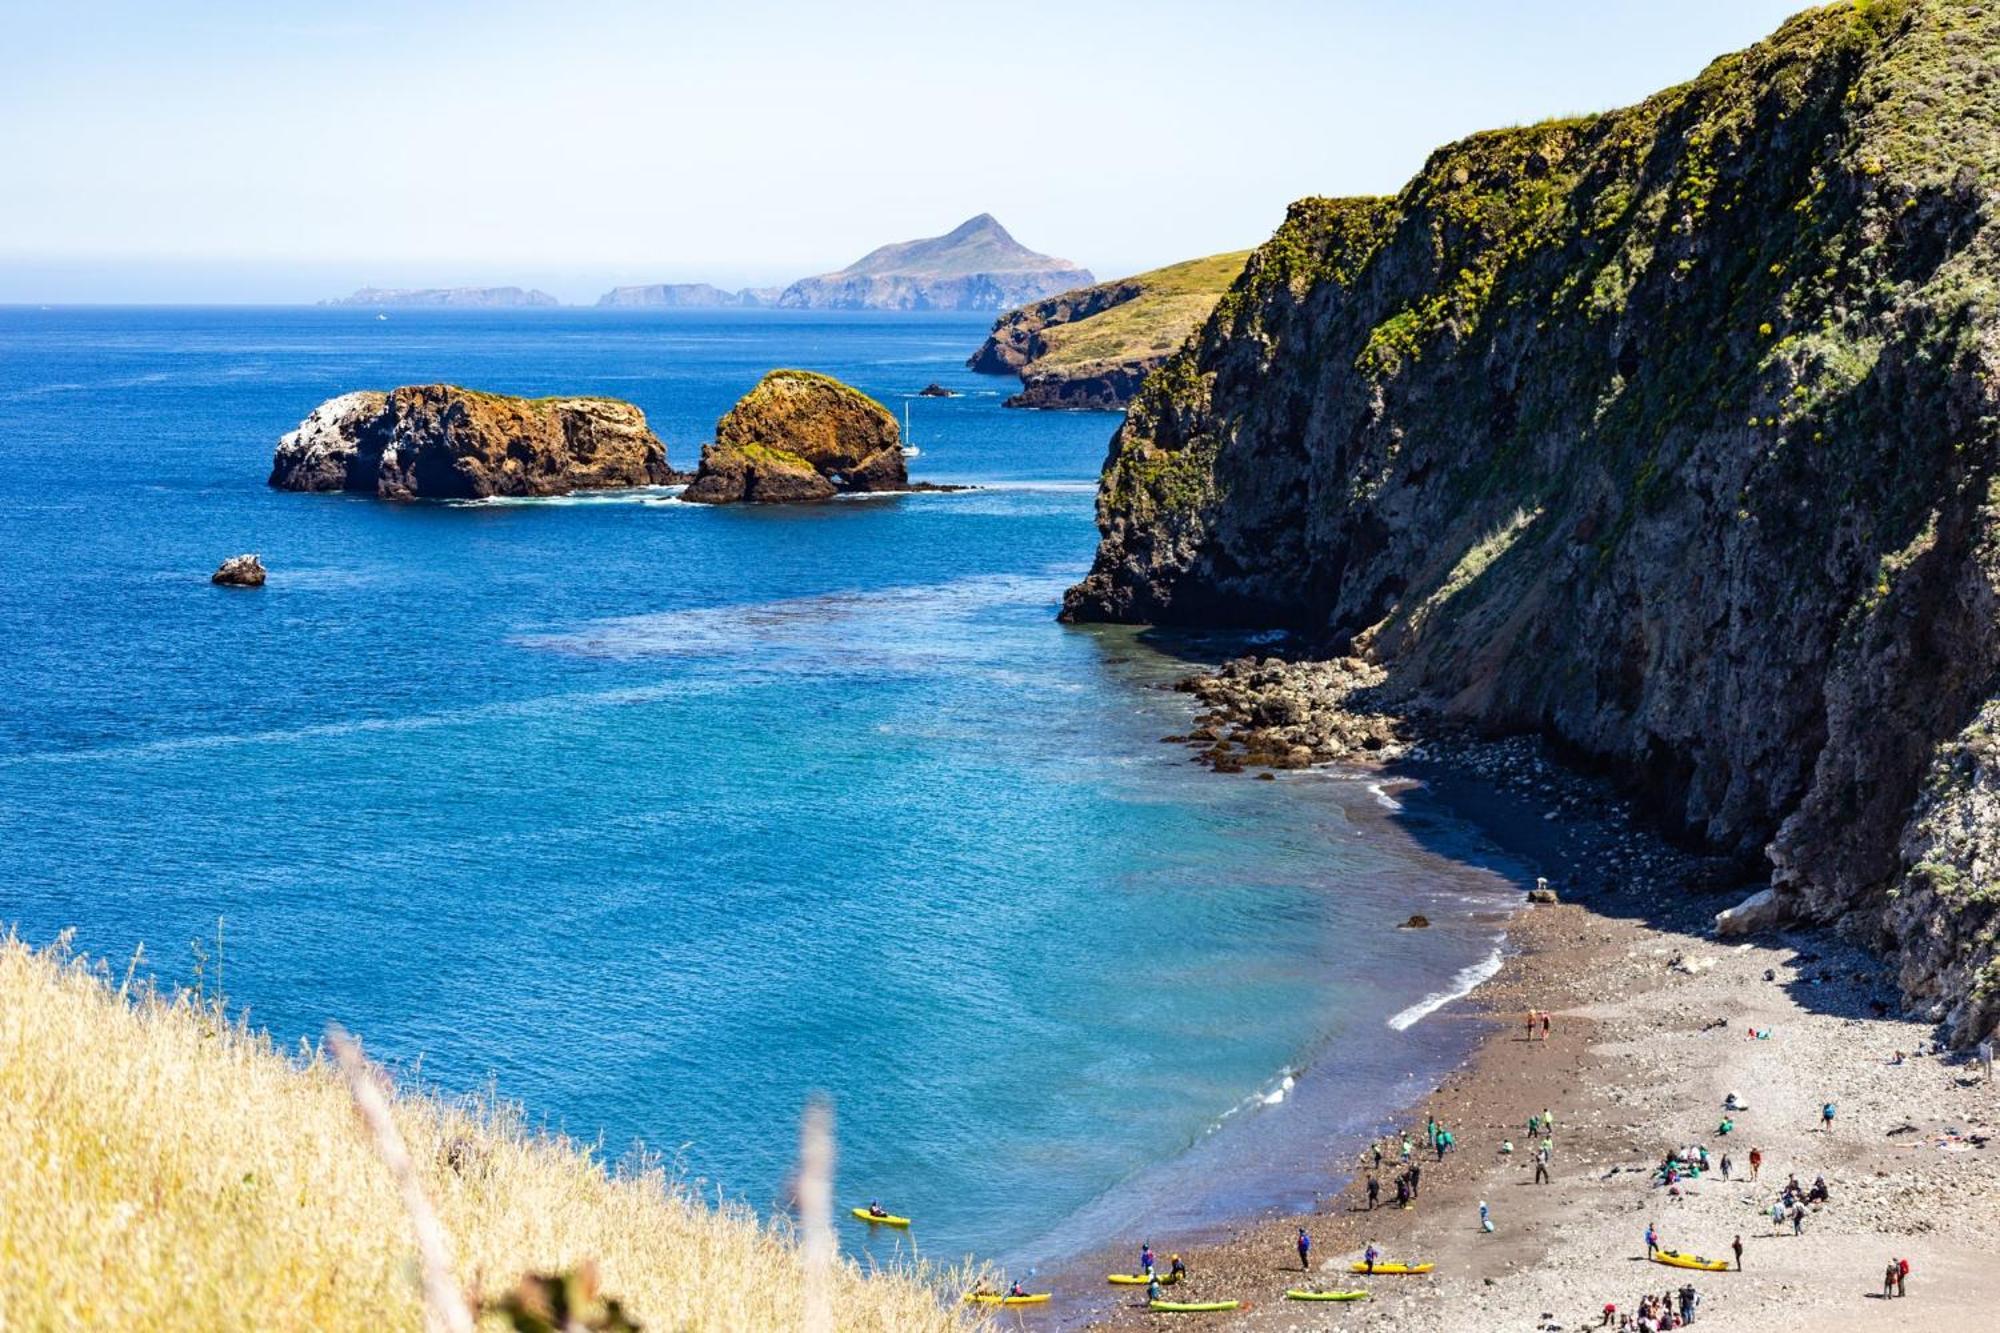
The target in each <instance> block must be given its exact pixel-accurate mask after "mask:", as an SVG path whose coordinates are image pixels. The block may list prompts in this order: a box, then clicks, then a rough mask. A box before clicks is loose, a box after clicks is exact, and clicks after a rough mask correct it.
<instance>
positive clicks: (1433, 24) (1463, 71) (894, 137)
mask: <svg viewBox="0 0 2000 1333" xmlns="http://www.w3.org/2000/svg"><path fill="white" fill-rule="evenodd" d="M1801 7H1802V4H1801V0H1675V2H1674V3H1661V2H1660V0H1644V2H1643V3H1639V2H1628V0H1560V2H1559V0H1503V2H1501V3H1495V0H1402V2H1401V3H1391V2H1389V0H1370V2H1367V3H1363V2H1361V0H1320V2H1319V3H1305V2H1304V0H1215V2H1214V3H1208V4H1193V3H1181V0H1144V2H1137V0H1100V2H1098V3H1091V2H1090V0H1070V3H1061V4H1057V3H1050V4H1043V3H1037V2H1036V0H1015V3H1010V4H1004V5H982V4H965V3H955V4H931V5H919V4H907V3H887V2H880V0H845V2H844V3H825V4H804V3H783V2H780V0H733V3H716V4H709V3H673V2H672V0H654V2H653V3H639V2H631V3H627V2H624V0H602V2H599V0H566V2H565V3H560V4H556V3H540V4H529V3H515V2H513V0H484V2H483V3H459V2H457V0H447V2H441V3H431V4H418V3H403V4H390V3H380V2H378V0H349V2H348V3H343V4H337V5H336V4H319V5H308V4H289V3H285V2H284V0H259V2H257V3H237V2H236V0H221V2H217V3H208V4H196V3H175V2H174V0H137V2H133V0H7V5H6V17H5V23H4V31H5V34H6V36H5V41H4V42H0V303H6V302H17V303H18V302H31V303H33V302H65V301H76V302H98V301H134V302H152V301H189V302H199V301H215V302H239V301H242V302H256V301H272V302H289V301H313V300H318V299H320V298H323V297H327V296H333V295H338V294H342V293H345V292H347V291H350V290H352V289H354V288H356V287H360V286H363V285H376V286H448V285H465V284H472V285H480V284H505V283H513V284H519V285H523V286H539V287H542V288H544V289H545V290H547V291H550V292H552V293H554V294H555V295H556V296H558V297H560V298H562V299H564V300H566V301H577V302H587V301H590V300H592V299H594V298H595V297H596V296H597V295H598V294H599V293H600V292H602V291H604V290H605V289H607V288H609V287H610V286H613V285H615V284H619V283H639V282H672V281H713V282H717V283H720V284H722V285H728V286H736V285H741V284H748V283H756V284H765V283H777V282H784V281H789V280H790V279H792V278H796V277H800V276H804V275H806V274H810V273H817V272H824V271H826V270H829V269H833V268H838V267H840V266H842V265H844V264H847V263H849V262H851V261H852V260H854V259H856V258H858V257H859V256H860V255H861V254H863V253H864V252H866V251H868V250H870V249H872V248H874V247H875V246H877V245H879V244H882V243H884V242H886V241H893V240H905V239H909V238H911V237H915V236H928V235H936V234H938V233H940V232H943V231H945V230H948V229H949V228H951V227H952V226H954V225H956V224H957V223H959V222H961V221H963V220H964V219H965V218H967V217H970V216H972V215H973V214H976V213H981V212H991V213H993V214H994V215H995V216H996V217H998V218H999V219H1000V220H1001V222H1002V223H1004V224H1005V225H1006V226H1007V227H1008V229H1009V230H1011V231H1012V232H1013V233H1014V235H1015V237H1016V238H1017V239H1019V240H1020V241H1021V242H1022V243H1023V244H1025V245H1027V246H1029V247H1031V248H1033V249H1036V250H1040V251H1043V252H1045V253H1049V254H1054V255H1059V256H1062V257H1064V258H1068V259H1072V260H1074V261H1076V262H1077V263H1080V264H1084V265H1086V266H1088V267H1090V268H1092V269H1093V270H1095V271H1096V272H1097V274H1098V276H1099V277H1112V276H1116V275H1119V274H1122V273H1129V272H1134V271H1137V270H1140V269H1144V268H1149V267H1153V266H1156V265H1158V264H1163V263H1170V262H1173V261H1175V260H1180V259H1186V258H1190V257H1193V256H1196V255H1203V254H1212V253H1216V252H1220V251H1224V250H1234V249H1241V248H1245V247H1248V246H1251V245H1254V244H1256V243H1257V242H1259V241H1261V240H1262V239H1264V238H1265V237H1266V236H1268V235H1269V234H1270V232H1271V230H1272V229H1273V228H1274V227H1275V226H1276V225H1277V224H1278V222H1279V221H1280V220H1281V219H1282V218H1283V216H1284V210H1285V205H1286V204H1287V203H1288V202H1290V201H1291V200H1292V199H1295V198H1298V197H1300V196H1303V195H1308V194H1384V193H1391V192H1393V191H1394V190H1395V189H1396V188H1397V187H1398V186H1400V185H1401V184H1402V183H1403V181H1404V180H1406V179H1407V178H1408V177H1409V176H1410V175H1411V174H1412V173H1413V172H1415V171H1416V169H1417V168H1418V167H1419V166H1420V165H1421V164H1422V162H1423V160H1424V158H1425V156H1426V155H1427V154H1428V153H1429V152H1430V150H1431V149H1432V148H1434V147H1436V146H1437V145H1439V144H1441V143H1445V142H1449V141H1450V140H1452V139H1454V138H1457V137H1459V136H1461V135H1464V134H1468V133H1471V132H1473V131H1475V130H1479V129H1486V128H1491V127H1494V126H1499V125H1509V124H1517V123H1523V122H1529V121H1534V120H1539V119H1541V118H1543V117H1545V116H1551V115H1566V114H1574V113H1579V112H1586V111H1594V110H1601V109H1605V108H1609V107H1614V106H1619V105H1623V104H1626V103H1628V102H1632V101H1636V100H1638V99H1639V98H1641V97H1644V96H1646V95H1647V94H1649V93H1651V92H1654V91H1656V90H1658V89H1660V88H1662V87H1665V86H1667V85H1670V84H1673V83H1677V82H1680V81H1682V80H1684V79H1687V78H1690V77H1692V76H1693V75H1695V74H1696V73H1697V72H1699V71H1700V69H1701V68H1702V66H1703V65H1705V64H1706V63H1707V62H1708V61H1709V60H1711V59H1713V58H1714V57H1715V56H1718V55H1720V54H1722V53H1724V52H1726V51H1730V50H1734V49H1736V48H1738V47H1741V46H1745V45H1747V44H1749V43H1750V42H1752V41H1755V40H1757V39H1758V38H1760V37H1762V36H1763V35H1765V34H1766V33H1768V32H1770V31H1771V30H1772V29H1774V28H1775V27H1776V26H1777V25H1778V24H1779V23H1780V22H1781V21H1782V20H1783V19H1784V18H1785V16H1786V15H1788V14H1789V13H1791V12H1793V11H1795V10H1796V9H1798V8H1801Z"/></svg>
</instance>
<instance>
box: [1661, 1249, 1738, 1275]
mask: <svg viewBox="0 0 2000 1333" xmlns="http://www.w3.org/2000/svg"><path fill="white" fill-rule="evenodd" d="M1653 1262H1654V1263H1656V1264H1665V1265H1666V1266H1667V1267H1669V1268H1696V1269H1700V1270H1701V1271H1702V1272H1704V1273H1726V1272H1728V1271H1729V1261H1728V1260H1727V1259H1704V1258H1702V1257H1701V1256H1700V1255H1698V1254H1682V1253H1681V1252H1680V1251H1679V1250H1654V1251H1653Z"/></svg>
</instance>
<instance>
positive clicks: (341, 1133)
mask: <svg viewBox="0 0 2000 1333" xmlns="http://www.w3.org/2000/svg"><path fill="white" fill-rule="evenodd" d="M393 1110H394V1117H395V1120H396V1122H397V1124H398V1126H399V1127H400V1129H401V1131H402V1136H403V1138H404V1140H405V1141H406V1143H407V1144H408V1146H409V1150H410V1152H411V1154H412V1156H413V1157H414V1158H415V1160H416V1165H417V1169H418V1173H419V1175H420V1177H421V1178H422V1180H423V1182H424V1185H425V1188H426V1192H427V1193H428V1194H429V1196H430V1198H431V1200H432V1202H433V1204H434V1205H435V1206H436V1208H437V1210H438V1212H439V1213H440V1215H441V1217H442V1220H443V1223H444V1228H445V1231H446V1232H447V1234H448V1236H449V1238H450V1241H451V1244H452V1246H453V1249H454V1250H455V1254H456V1259H457V1268H458V1277H459V1280H460V1282H461V1283H462V1284H463V1285H464V1286H465V1287H466V1288H468V1289H469V1290H474V1292H475V1295H478V1296H482V1297H489V1298H490V1297H495V1296H498V1295H500V1294H501V1293H502V1292H503V1291H504V1290H506V1289H508V1288H510V1287H511V1286H512V1285H513V1284H514V1283H515V1281H516V1280H517V1279H518V1278H519V1277H520V1275H521V1274H523V1273H524V1272H527V1271H531V1270H532V1271H537V1272H548V1271H551V1270H568V1269H571V1268H573V1267H575V1266H577V1265H579V1264H581V1263H582V1262H583V1261H585V1260H595V1262H596V1264H597V1265H598V1267H599V1269H600V1271H601V1274H602V1280H603V1287H604V1290H605V1292H606V1294H607V1295H608V1296H611V1297H615V1298H616V1299H617V1300H618V1301H619V1302H620V1303H621V1304H622V1305H623V1307H624V1309H625V1311H626V1312H627V1314H628V1315H630V1316H632V1317H634V1318H636V1319H637V1321H638V1322H639V1323H640V1324H641V1326H643V1327H644V1328H647V1329H661V1330H665V1329H673V1330H714V1331H715V1333H739V1331H741V1330H763V1329H772V1330H776V1329H796V1328H799V1327H800V1326H801V1322H800V1321H801V1317H802V1313H803V1304H804V1291H803V1283H802V1267H801V1263H800V1258H799V1253H798V1251H797V1249H796V1248H795V1247H794V1246H793V1245H792V1243H791V1242H790V1241H789V1240H788V1239H787V1238H786V1237H785V1236H783V1235H781V1234H779V1233H777V1232H774V1231H771V1230H768V1229H766V1228H764V1227H761V1226H759V1225H758V1223H757V1221H756V1220H755V1219H754V1218H753V1217H751V1216H750V1215H749V1214H748V1213H746V1212H743V1211H739V1210H735V1209H722V1210H719V1211H718V1210H716V1209H714V1208H711V1207H708V1206H705V1205H704V1204H703V1203H702V1202H701V1201H700V1200H699V1199H697V1198H695V1197H693V1196H691V1195H690V1194H688V1193H685V1192H683V1191H682V1190H681V1189H679V1188H678V1187H677V1186H675V1185H674V1184H673V1183H671V1182H670V1181H668V1180H667V1179H665V1178H664V1177H663V1176H662V1175H661V1174H660V1172H658V1171H657V1170H652V1171H644V1172H638V1173H633V1174H622V1175H621V1174H613V1173H610V1172H607V1171H606V1170H605V1168H604V1167H603V1166H602V1165H601V1164H599V1163H598V1162H597V1161H596V1160H595V1159H594V1158H592V1157H591V1156H589V1155H588V1154H587V1153H585V1152H584V1151H582V1150H581V1149H579V1148H577V1147H575V1146H573V1145H571V1144H569V1143H567V1142H565V1141H563V1140H560V1139H554V1138H548V1137H544V1136H541V1135H536V1134H530V1133H527V1132H525V1131H524V1130H522V1129H521V1128H520V1127H519V1126H518V1125H516V1124H514V1123H512V1122H511V1121H509V1120H507V1119H504V1118H500V1117H496V1116H495V1115H493V1114H490V1113H484V1112H478V1111H474V1110H468V1109H466V1108H463V1107H459V1106H455V1105H451V1104H447V1103H445V1102H442V1101H438V1100H435V1099H432V1098H428V1097H423V1096H414V1095H404V1096H401V1097H399V1098H397V1099H395V1101H394V1103H393ZM414 1255H415V1246H414V1243H413V1241H412V1238H411V1224H410V1221H409V1218H408V1216H407V1215H406V1214H405V1212H404V1209H403V1206H402V1204H401V1203H400V1201H399V1199H398V1195H397V1191H396V1187H395V1186H394V1184H393V1183H392V1182H391V1179H390V1177H389V1174H388V1172H387V1170H386V1169H385V1168H384V1167H383V1166H382V1165H381V1163H380V1162H379V1161H378V1160H377V1158H376V1156H375V1154H374V1152H373V1151H372V1150H371V1148H370V1145H369V1142H368V1140H367V1137H366V1136H365V1135H364V1134H363V1132H362V1130H361V1128H360V1127H359V1125H358V1124H357V1121H356V1117H355V1111H354V1106H353V1103H352V1101H351V1100H350V1098H349V1095H348V1091H347V1088H346V1087H345V1085H344V1084H343V1082H342V1081H341V1078H340V1075H339V1073H338V1072H337V1071H335V1070H334V1069H333V1068H332V1067H330V1066H329V1065H328V1064H325V1063H323V1062H322V1061H321V1060H320V1059H318V1058H317V1057H316V1056H310V1055H309V1056H307V1057H306V1058H305V1059H304V1061H303V1063H294V1062H293V1061H290V1060H287V1059H286V1058H285V1057H284V1056H282V1055H280V1054H279V1053H278V1052H276V1051H274V1050H273V1049H272V1048H271V1047H270V1045H269V1043H268V1042H266V1041H265V1040H263V1039H261V1038H259V1037H257V1036H255V1035H253V1034H251V1033H249V1032H247V1031H245V1030H244V1029H243V1028H241V1027H239V1026H235V1025H232V1024H231V1023H230V1022H229V1021H227V1020H226V1019H225V1018H223V1017H222V1015H221V1014H220V1013H219V1011H218V1009H217V1007H216V1006H214V1005H212V1004H205V1003H202V1002H200V1001H198V1000H196V999H194V998H192V997H189V996H187V995H181V996H179V997H175V998H171V999H169V998H164V997H156V996H153V995H151V994H149V993H142V994H139V995H138V996H136V997H135V998H132V999H127V998H126V997H124V996H122V995H121V994H120V990H119V987H118V986H117V985H116V984H115V982H114V981H113V980H111V979H108V978H106V977H105V976H104V975H102V974H101V973H99V972H97V971H93V970H89V969H86V968H84V967H81V966H79V965H75V964H65V963H63V962H62V961H61V960H60V959H59V958H58V957H57V956H54V955H51V954H47V953H37V952H34V951H31V950H29V949H27V948H26V947H24V946H23V945H21V944H20V943H18V942H16V941H14V940H11V939H5V940H0V1325H4V1326H5V1327H7V1328H9V1329H16V1328H18V1329H21V1330H28V1329H106V1330H109V1329H117V1330H119V1331H120V1333H152V1331H153V1330H188V1331H189V1333H196V1331H197V1330H198V1331H199V1333H219V1331H221V1330H237V1329H240V1330H246V1331H247V1330H260V1331H261V1330H321V1329H408V1330H413V1331H414V1330H416V1329H418V1328H420V1327H421V1326H422V1322H423V1320H422V1309H421V1304H420V1296H419V1291H418V1286H417V1283H416V1281H415V1279H414V1277H413V1268H414V1263H415V1260H414ZM834 1283H835V1291H834V1297H835V1309H836V1312H837V1325H838V1327H840V1328H844V1329H871V1330H881V1331H882V1333H900V1331H901V1330H906V1329H934V1330H946V1329H955V1328H960V1327H964V1326H966V1324H967V1323H968V1322H972V1321H969V1320H967V1319H964V1318H961V1317H960V1316H959V1315H958V1314H957V1313H956V1312H955V1311H953V1310H951V1309H949V1308H948V1307H947V1305H946V1304H944V1303H943V1301H945V1300H948V1299H949V1293H942V1294H941V1293H939V1292H934V1291H933V1290H931V1289H929V1288H928V1287H926V1286H925V1285H923V1284H922V1283H920V1282H918V1281H916V1280H914V1279H912V1278H908V1277H903V1276H898V1275H893V1274H890V1275H880V1276H875V1277H863V1276H862V1274H861V1273H860V1272H859V1271H858V1270H856V1269H855V1268H854V1267H852V1266H851V1265H847V1266H841V1267H839V1268H837V1269H836V1272H835V1275H834ZM503 1326H504V1325H503V1324H501V1323H500V1322H499V1321H498V1320H497V1318H489V1319H488V1320H486V1321H484V1322H483V1323H482V1327H491V1328H499V1327H503Z"/></svg>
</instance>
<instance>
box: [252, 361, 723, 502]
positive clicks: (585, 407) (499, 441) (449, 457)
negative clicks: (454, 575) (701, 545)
mask: <svg viewBox="0 0 2000 1333" xmlns="http://www.w3.org/2000/svg"><path fill="white" fill-rule="evenodd" d="M684 480H686V478H685V477H683V476H682V475H681V474H679V473H676V472H675V471H674V470H673V469H672V468H670V467H668V466H667V451H666V446H665V445H663V444H661V443H660V441H659V439H658V438H657V437H655V436H654V434H653V432H652V431H651V430H649V429H648V428H647V426H646V415H645V413H643V412H641V411H640V410H639V409H638V408H636V407H634V406H633V405H632V404H630V403H626V402H620V401H619V400H617V399H615V398H512V397H508V396H506V395H504V394H494V393H481V392H479V391H478V390H476V389H463V388H459V387H458V386H456V385H451V384H418V385H409V386H406V387H404V388H400V389H391V390H389V391H388V392H386V393H384V392H378V391H372V390H363V391H360V392H356V393H347V394H342V395H341V396H340V397H338V398H330V399H328V400H327V401H326V402H324V403H321V404H320V405H319V406H318V407H316V408H314V409H313V411H312V413H311V414H310V415H309V416H307V417H306V419H305V420H304V421H302V422H301V423H299V428H298V429H297V430H295V431H292V432H291V433H290V434H288V435H286V436H285V437H284V438H283V439H281V440H280V441H278V448H277V452H276V454H275V455H274V456H273V458H272V461H271V477H270V484H271V485H273V486H275V487H278V488H279V489H281V490H290V491H354V492H358V493H360V494H364V495H376V496H381V497H382V498H384V499H398V500H407V499H444V500H474V499H483V498H486V497H489V496H496V495H514V496H527V495H563V494H567V493H568V492H571V491H581V490H602V489H607V488H613V487H623V486H665V485H671V484H673V483H675V482H678V481H684Z"/></svg>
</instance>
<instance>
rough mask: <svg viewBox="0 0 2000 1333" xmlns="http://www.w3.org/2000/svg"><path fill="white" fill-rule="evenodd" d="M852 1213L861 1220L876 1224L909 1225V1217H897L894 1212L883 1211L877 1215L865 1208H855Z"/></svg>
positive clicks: (888, 1225) (890, 1225)
mask: <svg viewBox="0 0 2000 1333" xmlns="http://www.w3.org/2000/svg"><path fill="white" fill-rule="evenodd" d="M854 1215H855V1216H856V1217H858V1218H860V1219H861V1220H862V1221H864V1222H872V1223H874V1224H875V1225H876V1226H882V1227H906V1226H908V1225H910V1219H909V1218H907V1217H897V1216H896V1215H895V1214H894V1213H884V1214H883V1215H882V1216H880V1217H877V1216H876V1215H875V1214H873V1213H871V1212H869V1211H868V1210H867V1209H866V1208H856V1209H855V1210H854Z"/></svg>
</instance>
